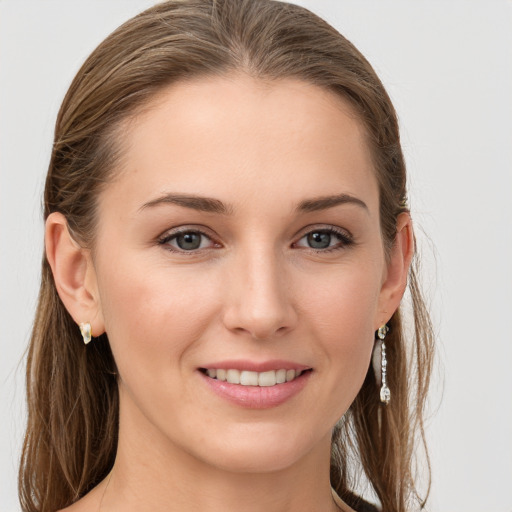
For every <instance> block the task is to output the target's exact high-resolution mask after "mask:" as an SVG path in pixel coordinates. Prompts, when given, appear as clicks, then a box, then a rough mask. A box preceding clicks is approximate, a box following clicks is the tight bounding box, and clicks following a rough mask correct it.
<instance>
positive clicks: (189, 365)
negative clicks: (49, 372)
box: [46, 75, 413, 512]
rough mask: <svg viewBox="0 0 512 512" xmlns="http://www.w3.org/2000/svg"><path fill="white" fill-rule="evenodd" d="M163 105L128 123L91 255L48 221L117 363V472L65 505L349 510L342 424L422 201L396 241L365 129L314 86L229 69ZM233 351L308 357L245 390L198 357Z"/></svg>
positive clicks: (389, 303) (56, 221) (245, 511)
mask: <svg viewBox="0 0 512 512" xmlns="http://www.w3.org/2000/svg"><path fill="white" fill-rule="evenodd" d="M151 107H152V108H150V109H148V110H147V112H146V113H144V114H143V115H141V116H139V117H137V118H136V119H133V120H131V121H130V122H129V123H127V124H126V132H125V139H124V140H123V141H122V142H123V145H124V147H125V148H126V150H125V152H124V157H123V163H122V169H120V172H119V174H118V176H117V177H116V179H115V181H114V182H112V183H111V184H110V185H109V186H107V187H106V189H105V190H104V191H103V192H102V193H101V195H100V196H99V198H98V202H99V219H100V221H99V225H98V231H97V233H96V245H95V251H94V255H92V254H91V252H90V251H88V250H87V249H83V248H80V247H79V246H78V245H77V244H76V243H75V242H74V241H73V240H72V239H71V238H70V236H69V232H68V230H67V225H66V221H65V219H64V217H63V216H62V215H60V214H52V215H51V216H50V217H49V219H48V222H47V232H46V244H47V254H48V258H49V261H50V264H51V265H52V269H53V272H54V276H55V280H56V283H57V287H58V290H59V294H60V296H61V298H62V300H63V301H64V304H65V305H66V307H67V309H68V311H69V312H70V314H71V315H72V316H73V318H74V319H75V321H76V322H77V323H80V322H83V321H89V322H90V323H91V325H92V332H93V335H96V336H97V335H99V334H100V333H103V332H106V333H107V334H108V337H109V340H110V343H111V347H112V351H113V354H114V357H115V360H116V363H117V366H118V369H119V391H120V400H121V406H120V432H119V447H118V454H117V458H116V462H115V465H114V468H113V471H112V474H111V476H109V477H107V479H105V480H104V481H103V482H102V483H100V484H99V485H98V486H97V487H96V488H95V489H93V490H92V491H91V492H90V493H89V494H88V495H86V496H85V497H84V498H82V499H81V500H79V501H77V502H76V503H75V504H73V505H71V506H70V507H69V508H67V509H66V511H69V512H89V511H94V512H96V511H99V510H100V509H101V510H102V511H110V512H116V511H123V512H130V511H138V512H141V511H142V512H143V511H151V512H160V511H162V512H163V511H166V512H168V511H180V512H189V511H203V510H208V511H209V512H221V511H222V512H225V511H226V510H237V511H238V512H256V511H261V510H265V512H291V511H294V512H297V511H298V512H301V511H303V512H311V511H333V512H334V511H336V510H340V508H341V509H342V510H347V511H348V510H350V508H349V507H348V506H347V505H345V504H343V503H341V502H338V504H336V503H335V501H334V499H333V497H332V494H331V489H330V483H329V459H330V438H331V431H332V428H333V427H334V425H335V424H336V422H337V421H338V420H339V418H340V417H341V416H342V415H343V414H344V413H345V412H346V410H347V409H348V407H349V406H350V404H351V403H352V401H353V400H354V398H355V396H356V395H357V393H358V391H359V389H360V387H361V385H362V383H363V380H364V378H365V375H366V373H367V370H368V366H369V363H370V357H371V352H372V348H373V340H374V331H375V330H376V329H377V328H378V327H379V326H381V325H382V324H383V323H385V322H386V321H388V320H389V318H390V317H391V315H392V313H393V312H394V311H395V310H396V308H397V307H398V305H399V303H400V300H401V297H402V295H403V292H404V290H405V286H406V279H407V271H408V267H409V264H410V260H411V256H412V251H413V237H412V229H411V221H410V217H409V216H408V215H407V214H402V215H401V216H400V217H399V219H398V224H397V237H396V241H395V244H394V246H393V249H392V250H391V253H390V254H388V255H387V257H386V254H385V252H384V248H383V241H382V237H381V232H380V219H379V198H378V197H379V196H378V186H377V181H376V178H375V174H374V169H373V167H372V162H371V158H370V153H369V150H368V148H367V145H366V143H365V139H364V132H363V130H362V128H361V125H360V123H359V121H358V119H357V116H356V115H355V114H354V112H353V111H352V110H351V108H350V107H349V106H348V104H346V103H345V102H344V101H342V100H341V99H340V98H338V97H336V96H334V95H332V94H331V93H329V92H326V91H323V90H322V89H319V88H317V87H315V86H312V85H308V84H305V83H303V82H300V81H296V80H281V81H275V82H262V81H259V80H255V79H252V78H250V77H247V76H245V75H231V76H228V77H223V78H220V77H217V78H209V79H201V80H197V81H194V82H189V83H186V84H183V83H179V84H175V85H173V86H171V87H169V88H168V89H167V90H166V91H164V92H163V93H161V94H160V95H159V96H158V98H155V99H154V101H153V104H152V106H151ZM205 198H206V199H205ZM326 199H327V200H326ZM93 343H94V339H93ZM228 360H229V361H242V363H240V365H242V364H245V363H247V364H250V365H251V364H266V363H268V362H269V361H287V362H290V364H292V365H293V364H296V365H300V366H301V367H303V368H306V370H305V372H304V375H301V376H299V377H297V378H302V379H303V382H304V385H303V387H301V388H300V390H299V391H297V392H296V393H294V394H293V396H291V397H289V398H286V400H284V401H282V402H281V403H279V404H277V405H276V404H274V403H267V404H266V405H265V404H264V406H251V407H249V406H247V405H244V404H242V405H241V404H240V403H233V401H230V400H228V399H226V397H225V396H223V395H222V394H219V393H217V392H214V391H212V389H217V388H218V386H217V384H218V382H214V383H213V387H212V382H211V381H209V380H208V379H210V377H208V376H207V375H206V373H205V370H206V369H209V368H212V367H213V368H215V364H217V365H218V364H220V363H219V361H228ZM233 364H235V363H233ZM237 364H238V363H237ZM279 364H282V363H276V366H278V367H279ZM275 369H276V370H277V369H278V368H275ZM214 380H217V379H214ZM278 385H279V384H278ZM278 385H277V386H278ZM215 386H217V388H215ZM376 392H377V391H376ZM253 405H254V404H253Z"/></svg>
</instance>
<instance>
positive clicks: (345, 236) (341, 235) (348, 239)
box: [158, 226, 354, 256]
mask: <svg viewBox="0 0 512 512" xmlns="http://www.w3.org/2000/svg"><path fill="white" fill-rule="evenodd" d="M187 233H193V234H199V235H201V236H203V237H206V238H208V239H209V240H210V241H212V242H213V243H214V244H217V243H216V242H215V241H214V240H213V239H212V237H211V235H209V234H208V233H205V232H204V231H202V230H201V229H199V228H183V229H178V230H176V231H173V232H171V233H169V232H168V233H166V234H164V235H163V236H162V237H160V238H159V239H158V244H159V245H162V246H165V245H167V247H166V250H168V251H170V252H174V253H177V254H183V255H190V256H192V255H194V254H197V253H198V252H199V251H203V250H204V249H205V248H202V249H201V248H199V249H194V250H189V251H187V250H185V249H180V248H177V247H173V246H171V245H170V244H169V242H171V241H172V240H175V239H176V238H177V237H178V236H180V235H184V234H187ZM312 233H327V234H329V235H335V236H336V237H337V238H338V239H339V243H338V244H336V245H334V246H333V247H328V248H325V249H315V248H313V247H304V249H308V250H309V251H313V252H315V253H321V254H325V253H330V252H333V251H339V250H342V249H346V248H348V247H350V246H351V245H353V244H354V240H353V237H352V235H351V234H349V233H348V232H347V231H345V230H341V229H339V228H335V227H334V226H329V227H322V228H316V229H311V230H309V231H307V232H306V233H304V234H303V235H302V236H301V237H300V238H299V240H298V241H300V240H302V239H303V238H306V237H307V236H308V235H310V234H312ZM297 243H298V242H295V243H294V244H293V245H294V246H297ZM217 246H220V244H217ZM207 249H211V247H208V248H207Z"/></svg>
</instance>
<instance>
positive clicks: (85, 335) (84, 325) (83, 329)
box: [80, 322, 92, 345]
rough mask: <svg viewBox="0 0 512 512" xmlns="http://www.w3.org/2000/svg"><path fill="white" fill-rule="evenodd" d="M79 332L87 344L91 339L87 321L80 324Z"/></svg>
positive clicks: (89, 326) (89, 325)
mask: <svg viewBox="0 0 512 512" xmlns="http://www.w3.org/2000/svg"><path fill="white" fill-rule="evenodd" d="M80 332H81V333H82V338H83V339H84V343H85V344H86V345H87V343H89V342H90V341H91V338H92V334H91V324H90V323H89V322H85V323H81V324H80Z"/></svg>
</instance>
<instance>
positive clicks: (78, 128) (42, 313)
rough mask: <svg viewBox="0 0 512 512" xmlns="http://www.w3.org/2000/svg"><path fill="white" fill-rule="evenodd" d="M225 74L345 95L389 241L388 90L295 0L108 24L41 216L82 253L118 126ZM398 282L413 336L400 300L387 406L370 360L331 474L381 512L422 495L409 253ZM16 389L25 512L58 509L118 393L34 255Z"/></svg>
mask: <svg viewBox="0 0 512 512" xmlns="http://www.w3.org/2000/svg"><path fill="white" fill-rule="evenodd" d="M234 71H236V72H243V73H247V74H248V75H250V76H252V77H254V78H257V79H262V80H279V79H289V78H296V79H298V80H302V81H306V82H308V83H311V84H314V85H316V86H318V87H321V88H323V89H326V90H328V91H331V92H333V93H334V94H336V95H338V96H339V97H341V98H343V99H344V100H347V101H348V102H349V103H350V104H351V106H352V107H353V108H354V111H355V112H356V113H357V116H358V118H359V119H360V120H361V121H362V125H363V126H364V128H365V132H366V136H367V142H368V147H369V148H370V150H371V153H372V157H373V162H374V167H375V175H376V178H377V181H378V185H379V191H380V219H381V231H382V236H383V240H384V244H385V247H386V248H387V250H388V251H389V250H390V248H391V247H392V245H393V243H394V240H395V236H396V221H397V217H398V215H399V214H400V213H401V212H404V211H408V210H407V206H406V204H407V197H406V170H405V163H404V158H403V154H402V150H401V146H400V136H399V127H398V120H397V116H396V113H395V110H394V108H393V106H392V103H391V101H390V98H389V96H388V95H387V93H386V91H385V89H384V87H383V85H382V83H381V82H380V80H379V78H378V77H377V75H376V74H375V72H374V70H373V69H372V67H371V65H370V64H369V63H368V62H367V61H366V59H365V58H364V57H363V56H362V55H361V54H360V53H359V51H358V50H357V49H356V48H355V47H354V46H353V45H352V44H351V43H350V42H349V41H348V40H347V39H345V38H344V37H343V36H342V35H340V34H339V33H338V32H337V31H336V30H335V29H334V28H333V27H331V26H330V25H329V24H327V23H326V22H325V21H323V20H322V19H321V18H319V17H318V16H316V15H314V14H312V13H311V12H309V11H308V10H306V9H304V8H302V7H299V6H297V5H292V4H286V3H280V2H275V1H271V0H186V1H180V0H175V1H169V2H164V3H161V4H158V5H156V6H154V7H152V8H150V9H148V10H147V11H145V12H143V13H141V14H139V15H138V16H136V17H134V18H132V19H131V20H129V21H127V22H126V23H124V24H123V25H122V26H121V27H119V28H118V29H117V30H116V31H115V32H113V33H112V34H111V35H110V36H108V37H107V38H106V39H105V41H104V42H103V43H101V44H100V45H99V46H98V48H96V50H95V51H94V52H93V53H92V54H91V55H90V57H89V58H88V59H87V60H86V61H85V63H84V64H83V66H82V67H81V69H80V70H79V72H78V73H77V75H76V77H75V79H74V80H73V82H72V84H71V86H70V88H69V90H68V92H67V94H66V96H65V98H64V101H63V103H62V106H61V108H60V111H59V114H58V117H57V122H56V127H55V139H54V145H53V150H52V155H51V161H50V165H49V169H48V175H47V179H46V187H45V193H44V217H45V219H46V218H47V217H48V215H49V214H50V213H52V212H61V213H62V214H63V215H64V216H65V217H66V219H67V222H68V225H69V228H70V231H71V233H72V235H73V237H74V238H75V239H76V240H77V241H78V242H79V243H80V244H81V245H83V246H84V247H89V248H92V249H93V248H94V234H95V226H96V223H97V218H96V213H97V200H96V198H97V197H98V194H99V192H101V190H102V188H103V187H105V186H107V185H108V183H110V182H111V181H112V180H113V178H114V176H115V174H116V172H118V170H119V169H120V168H121V167H122V154H123V151H122V137H121V135H120V131H121V129H122V127H123V123H126V122H127V121H129V120H130V119H132V118H134V116H136V115H137V114H139V113H140V112H142V111H143V110H144V109H145V108H147V107H148V105H149V104H150V101H151V100H152V99H153V98H155V97H156V95H157V93H158V92H160V91H162V90H163V89H164V88H165V87H168V86H169V85H171V84H173V83H176V82H178V81H183V80H189V79H200V78H201V77H205V76H223V75H226V74H228V73H231V72H234ZM409 294H410V297H411V301H412V311H413V319H412V323H413V326H414V329H413V331H414V332H413V334H412V336H411V337H410V339H406V336H405V335H404V329H403V326H402V322H401V318H400V313H399V311H397V312H396V313H395V314H394V315H393V317H392V319H391V321H390V326H391V332H390V334H389V335H388V339H387V346H388V359H389V361H390V363H391V364H390V366H389V368H388V383H389V386H390V388H391V389H392V392H393V400H392V401H391V404H390V405H389V406H387V407H384V406H382V405H381V404H380V403H379V397H378V388H377V385H376V382H375V378H374V376H373V372H372V371H371V368H370V370H369V372H368V374H367V376H366V379H365V381H364V384H363V386H362V388H361V390H360V392H359V394H358V396H357V398H356V399H355V401H354V403H353V404H352V406H351V407H350V409H349V411H348V412H347V413H346V415H345V416H344V418H343V419H342V420H341V421H340V423H339V425H338V426H337V427H336V428H335V430H334V433H333V444H332V447H333V448H332V461H331V484H332V486H333V487H334V489H335V490H336V491H337V492H338V494H339V495H340V496H341V497H342V499H344V500H345V501H346V502H347V503H348V504H349V505H351V506H353V507H355V506H357V502H358V498H357V497H356V496H355V495H354V494H353V490H354V486H355V485H356V484H357V481H358V478H359V477H360V476H361V475H364V476H365V478H366V479H367V481H368V482H369V484H370V485H371V488H372V489H373V491H374V493H375V494H376V495H377V497H378V499H379V501H380V503H381V505H382V508H383V510H386V512H398V511H404V510H406V509H409V507H410V506H412V505H413V503H416V504H419V505H420V507H421V506H422V504H424V501H425V499H426V497H420V495H419V492H418V491H417V486H416V483H415V476H414V471H413V467H414V456H415V446H416V442H417V437H418V433H419V439H420V441H421V442H423V445H424V446H425V444H424V430H423V416H424V407H425V403H426V394H427V389H428V384H429V379H430V373H431V368H432V358H433V334H432V327H431V324H430V320H429V316H428V312H427V309H426V307H425V304H424V302H423V299H422V296H421V293H420V290H419V286H418V281H417V278H416V273H415V267H414V265H413V267H412V268H411V270H410V275H409ZM409 352H410V353H411V354H408V353H409ZM27 398H28V426H27V432H26V436H25V442H24V447H23V453H22V461H21V467H20V474H19V490H20V501H21V504H22V509H23V511H25V512H36V511H37V512H54V511H55V510H56V509H60V508H63V507H65V506H68V505H69V504H71V503H73V502H74V501H76V500H77V499H79V498H80V497H82V496H83V495H84V494H86V493H87V492H88V491H89V490H90V489H92V488H93V487H94V486H95V485H97V484H98V483H99V482H100V481H101V480H102V479H103V478H104V477H105V476H106V475H107V474H108V472H109V471H110V469H111V467H112V465H113V463H114V459H115V454H116V447H117V432H118V408H119V397H118V389H117V381H116V377H115V362H114V359H113V356H112V353H111V351H110V347H109V343H108V338H107V336H106V335H105V334H104V335H102V336H101V337H100V338H99V339H98V340H97V341H96V342H95V343H93V344H92V345H90V346H88V347H87V349H86V347H85V346H84V345H83V344H82V343H81V339H80V334H79V331H78V328H77V326H76V325H75V323H74V321H73V319H72V318H71V316H70V315H69V313H68V312H67V311H66V309H65V307H64V305H63V304H62V302H61V301H60V298H59V297H58V294H57V290H56V288H55V283H54V281H53V276H52V273H51V269H50V266H49V263H48V261H47V259H46V257H45V256H44V257H43V267H42V281H41V289H40V295H39V302H38V306H37V313H36V317H35V322H34V327H33V332H32V338H31V342H30V347H29V352H28V360H27ZM425 450H426V446H425ZM427 460H428V457H427ZM427 495H428V490H427Z"/></svg>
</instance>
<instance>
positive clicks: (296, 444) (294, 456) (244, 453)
mask: <svg viewBox="0 0 512 512" xmlns="http://www.w3.org/2000/svg"><path fill="white" fill-rule="evenodd" d="M254 430H256V429H254ZM327 437H328V440H329V442H328V443H327V450H328V451H330V433H329V435H328V436H327ZM300 438H301V436H299V435H297V434H293V433H290V432H288V431H286V432H275V431H274V432H270V431H269V430H268V429H261V431H259V432H255V433H254V434H253V435H249V436H247V435H245V436H240V435H238V436H234V435H232V436H227V437H226V436H225V437H224V439H225V442H224V443H222V444H221V445H219V444H216V445H215V446H207V444H206V443H205V444H204V445H203V446H202V448H203V449H204V450H203V451H202V453H201V454H199V457H200V458H201V459H202V460H203V461H204V462H206V463H208V464H210V465H214V466H216V467H217V468H219V469H221V470H224V471H230V472H236V473H268V472H277V471H282V470H285V469H287V468H290V467H292V466H293V465H295V464H298V463H299V462H300V461H301V460H302V459H303V458H304V457H306V456H307V455H308V454H309V453H311V452H312V451H314V449H315V447H319V446H320V445H321V444H323V443H321V442H320V441H321V440H318V441H316V442H314V440H313V439H312V438H311V436H308V437H307V438H303V439H300Z"/></svg>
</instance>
